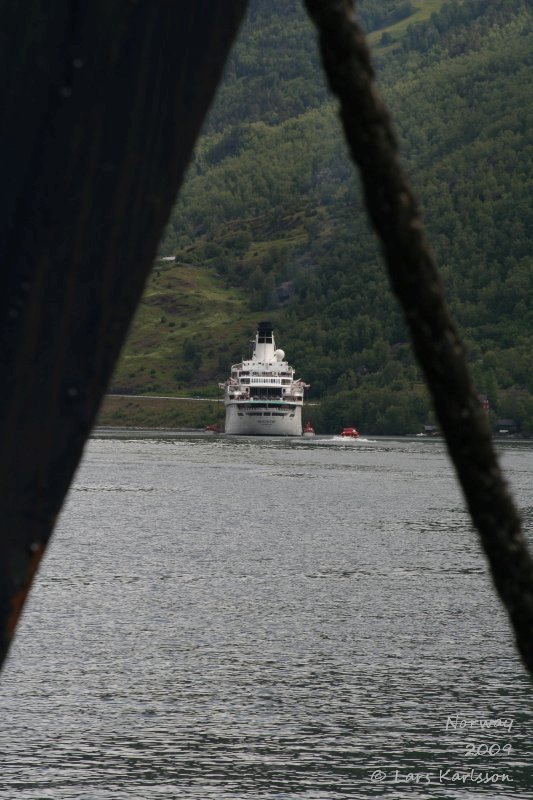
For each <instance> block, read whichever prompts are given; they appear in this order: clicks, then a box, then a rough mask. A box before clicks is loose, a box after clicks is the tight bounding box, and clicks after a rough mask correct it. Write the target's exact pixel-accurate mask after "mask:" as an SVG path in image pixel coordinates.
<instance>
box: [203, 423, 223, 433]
mask: <svg viewBox="0 0 533 800" xmlns="http://www.w3.org/2000/svg"><path fill="white" fill-rule="evenodd" d="M204 433H220V428H219V427H218V425H217V424H216V422H214V423H213V424H212V425H206V426H205V428H204Z"/></svg>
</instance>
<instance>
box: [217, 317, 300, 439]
mask: <svg viewBox="0 0 533 800" xmlns="http://www.w3.org/2000/svg"><path fill="white" fill-rule="evenodd" d="M284 359H285V353H284V352H283V350H277V349H276V343H275V341H274V330H273V327H272V323H271V322H260V323H259V324H258V326H257V333H256V335H255V342H254V343H253V352H252V357H251V358H249V359H247V360H243V361H242V362H240V363H239V364H233V365H232V367H231V377H230V378H228V380H227V381H225V382H224V383H220V384H219V386H220V388H221V389H224V405H225V407H226V426H225V431H226V433H229V434H235V435H237V436H301V435H302V407H303V401H304V390H305V389H308V388H309V384H307V383H304V382H303V381H301V380H295V379H294V369H293V367H290V366H289V364H288V362H287V361H285V360H284Z"/></svg>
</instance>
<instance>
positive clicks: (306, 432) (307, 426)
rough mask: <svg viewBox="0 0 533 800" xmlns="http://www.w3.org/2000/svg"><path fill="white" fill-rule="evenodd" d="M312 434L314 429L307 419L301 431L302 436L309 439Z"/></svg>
mask: <svg viewBox="0 0 533 800" xmlns="http://www.w3.org/2000/svg"><path fill="white" fill-rule="evenodd" d="M314 435H315V429H314V428H313V426H312V425H311V420H307V422H306V423H305V427H304V429H303V431H302V436H305V437H306V438H308V439H310V438H311V436H314Z"/></svg>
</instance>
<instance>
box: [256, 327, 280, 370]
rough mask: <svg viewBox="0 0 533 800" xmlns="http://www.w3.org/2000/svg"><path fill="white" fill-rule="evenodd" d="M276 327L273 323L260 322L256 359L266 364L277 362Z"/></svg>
mask: <svg viewBox="0 0 533 800" xmlns="http://www.w3.org/2000/svg"><path fill="white" fill-rule="evenodd" d="M275 349H276V345H275V342H274V326H273V325H272V323H271V322H259V323H258V325H257V334H256V337H255V348H254V359H255V360H256V361H261V362H262V363H265V364H270V363H271V362H272V361H275V360H276V359H275V356H274V350H275Z"/></svg>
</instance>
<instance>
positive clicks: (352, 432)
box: [341, 428, 359, 439]
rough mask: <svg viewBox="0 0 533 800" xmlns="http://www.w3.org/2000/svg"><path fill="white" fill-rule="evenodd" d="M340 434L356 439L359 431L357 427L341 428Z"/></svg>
mask: <svg viewBox="0 0 533 800" xmlns="http://www.w3.org/2000/svg"><path fill="white" fill-rule="evenodd" d="M341 436H345V437H346V438H347V439H358V438H359V431H358V430H357V428H343V430H342V433H341Z"/></svg>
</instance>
